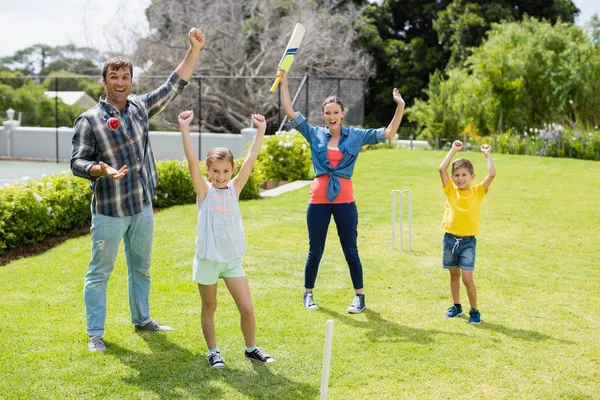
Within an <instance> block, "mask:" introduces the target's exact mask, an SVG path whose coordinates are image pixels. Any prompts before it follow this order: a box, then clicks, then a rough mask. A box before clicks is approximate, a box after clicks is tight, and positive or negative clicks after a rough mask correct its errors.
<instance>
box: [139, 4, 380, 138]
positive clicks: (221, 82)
mask: <svg viewBox="0 0 600 400" xmlns="http://www.w3.org/2000/svg"><path fill="white" fill-rule="evenodd" d="M359 14H360V11H359V9H358V8H356V7H355V6H354V5H353V4H351V2H347V4H344V5H343V7H341V6H340V7H333V8H332V7H331V5H330V4H319V3H318V2H314V1H310V0H247V1H243V2H242V1H238V0H223V1H209V0H182V1H180V0H158V1H154V2H153V3H152V5H151V6H150V7H149V9H148V10H147V16H148V20H149V23H150V28H151V31H152V34H151V35H150V36H149V37H148V38H146V39H143V40H141V41H140V42H139V43H138V49H137V52H136V57H135V60H136V64H138V65H144V66H149V67H148V68H147V72H148V73H150V74H152V75H159V74H167V73H169V72H171V71H172V70H173V67H174V66H175V65H176V63H177V59H178V58H179V57H181V53H182V52H183V51H185V48H186V46H187V45H186V37H187V32H188V30H189V29H190V27H191V26H198V27H200V28H201V29H202V31H203V32H204V34H205V35H206V38H207V40H206V45H205V46H204V49H203V54H202V55H201V58H200V60H199V62H198V65H197V67H196V70H195V74H197V75H205V76H212V77H214V78H211V79H209V78H207V79H203V81H202V118H203V123H202V127H203V129H208V130H210V131H213V132H232V131H233V132H235V131H239V129H241V128H243V127H246V126H248V123H249V120H248V117H249V115H250V113H251V112H261V113H264V114H266V116H267V117H268V118H270V119H274V118H276V115H275V112H276V109H277V104H278V97H277V95H272V94H269V91H268V89H269V87H270V85H271V84H272V82H273V79H274V76H275V72H276V68H277V64H278V62H279V59H280V58H281V53H282V51H283V49H285V46H286V44H287V41H288V39H289V35H290V33H291V30H292V28H293V26H294V23H295V22H301V23H302V24H303V25H304V26H305V27H306V35H305V37H304V40H303V42H302V45H301V47H300V51H299V53H298V56H297V57H296V59H295V61H294V66H293V69H292V75H303V74H311V75H335V76H339V75H344V76H357V77H364V76H367V75H369V73H370V71H371V68H370V67H371V62H370V57H369V56H368V55H367V54H366V53H365V52H364V51H361V50H359V49H357V48H355V47H354V46H353V41H354V39H355V36H356V34H355V31H356V29H357V27H358V24H359V19H358V16H359ZM218 76H221V77H223V76H231V77H234V78H233V79H222V78H217V77H218ZM241 77H254V79H242V78H241ZM236 78H239V79H236ZM182 97H183V98H184V100H183V101H185V104H188V105H187V107H189V105H191V104H194V103H196V102H195V100H196V99H197V97H198V96H197V93H194V92H193V91H191V90H186V91H185V92H184V93H183V94H182ZM171 108H172V109H173V110H167V112H166V113H162V114H161V116H162V117H163V118H167V120H169V121H170V122H171V123H174V122H175V121H176V120H177V118H175V115H176V114H173V113H175V112H176V111H177V110H174V107H171Z"/></svg>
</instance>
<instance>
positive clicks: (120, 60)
mask: <svg viewBox="0 0 600 400" xmlns="http://www.w3.org/2000/svg"><path fill="white" fill-rule="evenodd" d="M126 68H129V74H131V78H133V64H131V61H129V60H128V59H126V58H125V57H113V58H111V59H110V60H108V61H106V62H105V63H104V68H103V69H102V78H103V79H104V80H106V73H107V72H108V70H109V69H112V70H113V71H114V70H118V69H126Z"/></svg>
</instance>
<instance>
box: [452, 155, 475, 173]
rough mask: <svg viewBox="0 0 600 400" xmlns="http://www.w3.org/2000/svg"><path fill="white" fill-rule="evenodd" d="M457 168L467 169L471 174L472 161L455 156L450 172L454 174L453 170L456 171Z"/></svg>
mask: <svg viewBox="0 0 600 400" xmlns="http://www.w3.org/2000/svg"><path fill="white" fill-rule="evenodd" d="M459 168H466V169H468V170H469V172H470V173H471V175H473V174H474V173H475V169H474V168H473V163H471V161H469V160H467V159H466V158H457V159H456V160H454V162H453V163H452V174H454V171H456V170H457V169H459Z"/></svg>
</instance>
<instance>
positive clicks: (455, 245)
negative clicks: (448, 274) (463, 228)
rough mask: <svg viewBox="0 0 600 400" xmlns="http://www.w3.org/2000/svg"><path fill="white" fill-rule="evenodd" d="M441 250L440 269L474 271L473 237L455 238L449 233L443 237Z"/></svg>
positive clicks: (474, 243)
mask: <svg viewBox="0 0 600 400" xmlns="http://www.w3.org/2000/svg"><path fill="white" fill-rule="evenodd" d="M443 243H444V248H443V250H442V267H444V268H448V269H449V268H456V267H460V268H461V269H464V270H468V271H473V270H474V269H475V246H476V245H477V239H476V238H475V236H455V235H453V234H451V233H446V234H445V235H444V240H443Z"/></svg>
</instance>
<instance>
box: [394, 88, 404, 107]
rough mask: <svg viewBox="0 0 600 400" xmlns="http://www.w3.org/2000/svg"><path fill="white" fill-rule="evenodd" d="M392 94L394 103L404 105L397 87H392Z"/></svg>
mask: <svg viewBox="0 0 600 400" xmlns="http://www.w3.org/2000/svg"><path fill="white" fill-rule="evenodd" d="M392 94H393V96H394V101H395V102H396V104H398V105H399V106H404V99H403V98H402V95H401V94H400V92H399V91H398V89H396V88H394V90H393V92H392Z"/></svg>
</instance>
